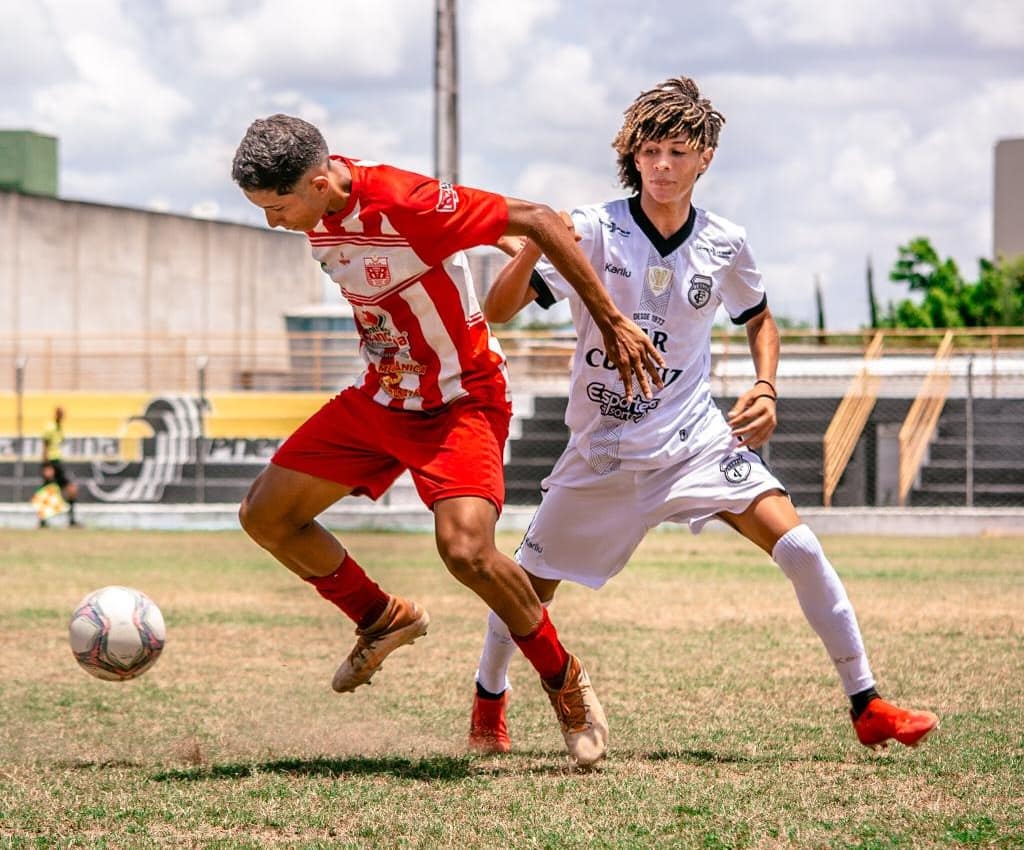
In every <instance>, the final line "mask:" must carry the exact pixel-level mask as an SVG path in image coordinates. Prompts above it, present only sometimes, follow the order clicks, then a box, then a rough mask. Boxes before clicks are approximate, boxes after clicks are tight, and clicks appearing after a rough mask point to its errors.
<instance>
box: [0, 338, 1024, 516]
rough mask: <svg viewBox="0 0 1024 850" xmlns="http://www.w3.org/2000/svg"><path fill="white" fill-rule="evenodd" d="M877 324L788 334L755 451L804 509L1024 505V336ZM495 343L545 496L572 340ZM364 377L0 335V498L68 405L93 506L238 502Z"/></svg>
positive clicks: (33, 470)
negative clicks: (325, 405) (303, 426)
mask: <svg viewBox="0 0 1024 850" xmlns="http://www.w3.org/2000/svg"><path fill="white" fill-rule="evenodd" d="M874 335H875V332H874V331H863V332H857V333H852V334H826V335H822V334H813V333H801V334H794V333H788V334H785V335H784V337H783V345H782V359H781V363H780V368H779V374H778V381H777V389H778V392H779V396H780V398H779V403H778V418H779V426H778V429H777V431H776V433H775V434H774V436H773V438H772V439H771V441H770V442H769V443H768V444H767V445H765V446H764V447H763V448H762V449H761V450H760V451H761V453H762V456H763V457H764V459H765V461H766V462H767V463H769V465H770V466H771V467H772V468H773V470H774V471H775V472H776V474H777V475H778V477H779V478H780V480H781V481H782V482H783V483H784V484H785V485H786V487H787V488H788V489H789V492H790V493H791V495H792V497H793V499H794V501H795V502H796V504H797V505H798V506H800V507H811V506H820V505H823V504H831V505H835V506H844V507H845V506H889V505H899V504H903V505H910V506H969V507H970V506H976V507H1001V506H1003V507H1021V506H1024V459H1022V458H1021V456H1020V453H1019V451H1018V447H1019V446H1020V445H1021V443H1022V442H1024V330H1022V329H984V330H979V331H962V332H961V331H958V332H957V333H956V334H951V335H950V336H949V351H948V352H947V356H945V357H939V356H938V352H939V351H940V349H941V347H942V345H943V340H944V339H945V337H944V336H943V335H942V332H936V331H928V332H916V333H906V332H904V333H892V332H890V333H887V334H885V337H884V340H883V341H882V343H883V344H880V345H879V349H880V353H879V355H878V356H877V357H871V358H866V357H865V352H866V351H869V350H870V346H871V343H872V340H873V338H874ZM498 336H499V337H500V339H501V341H502V344H503V346H504V348H505V350H506V353H507V355H508V359H509V372H510V376H511V385H512V389H513V408H514V419H513V424H512V430H511V435H510V440H509V443H508V446H507V450H506V451H507V457H506V461H507V462H506V489H507V503H508V504H510V505H534V504H537V503H538V502H539V500H540V481H541V479H542V478H543V477H544V476H545V475H546V474H547V473H548V471H550V469H551V466H552V465H553V463H554V461H555V459H556V458H557V457H558V455H559V454H560V453H561V451H562V449H563V447H564V446H565V443H566V440H567V437H568V434H567V431H566V428H565V425H564V422H563V417H564V414H565V406H566V401H567V392H568V375H569V368H570V365H571V359H572V353H573V344H574V341H575V339H574V336H573V334H572V333H571V331H543V332H526V331H511V330H502V329H500V328H499V329H498ZM361 370H362V361H361V360H360V358H359V356H358V341H357V338H356V336H355V335H354V334H351V333H330V334H313V333H308V334H289V335H283V334H282V335H278V336H265V337H225V338H219V339H218V338H209V337H207V338H202V339H199V338H196V339H191V338H175V337H168V338H162V339H149V340H142V339H137V338H134V339H133V338H123V339H112V338H107V339H105V340H99V339H96V340H91V341H87V340H78V341H77V342H76V343H74V345H72V344H71V342H70V341H67V340H64V341H58V340H56V339H52V338H39V339H35V340H28V339H19V340H2V339H0V501H8V502H10V501H14V502H20V501H24V500H25V499H27V498H28V496H29V495H30V494H31V492H32V491H33V490H34V488H35V487H36V486H38V481H39V476H38V467H39V457H40V452H41V440H40V434H41V432H42V428H43V427H44V425H45V422H46V421H47V420H48V419H49V417H50V416H51V415H52V412H53V407H54V406H56V405H58V404H60V405H62V406H64V407H66V408H67V410H68V420H67V424H66V431H67V434H68V437H69V439H68V441H67V444H66V447H65V448H66V459H67V463H68V466H69V468H70V469H71V471H72V473H73V474H74V475H75V476H76V477H77V478H78V479H79V481H80V483H81V484H82V485H83V486H82V487H81V488H80V490H81V492H82V494H83V495H82V498H83V500H84V501H90V500H91V501H107V502H131V501H142V502H161V501H166V502H179V503H180V502H236V501H238V500H239V499H240V498H241V496H242V494H244V492H245V490H246V488H247V487H248V484H249V482H250V481H251V480H252V478H254V477H255V475H256V474H257V473H258V472H259V470H260V469H261V468H262V466H263V465H264V464H265V463H266V462H267V460H268V459H269V457H270V456H271V455H272V453H273V451H274V449H275V448H276V447H277V445H278V444H279V443H280V441H281V439H283V438H284V437H285V436H287V434H288V433H290V432H291V430H293V429H294V427H296V426H297V425H298V424H299V423H300V422H301V421H302V420H303V419H304V418H305V417H306V416H308V415H309V414H310V413H312V412H313V411H314V410H315V409H316V408H317V407H318V406H319V405H320V404H321V403H322V402H323V401H324V400H325V398H326V397H328V396H329V395H330V394H332V393H333V392H335V391H336V390H337V389H339V388H340V387H342V386H344V385H346V384H348V383H350V382H351V381H352V380H353V379H354V378H355V377H356V376H357V375H358V374H359V373H360V372H361ZM753 378H754V374H753V365H752V362H751V359H750V355H749V351H748V349H747V346H746V338H745V337H744V336H743V335H742V333H741V334H735V333H734V334H726V333H716V336H715V338H714V340H713V344H712V374H711V381H712V392H713V394H714V396H715V398H716V401H717V402H718V404H719V406H720V407H721V408H722V409H723V410H727V409H728V408H729V407H730V406H731V404H732V403H733V401H734V400H735V398H736V396H737V395H739V394H740V393H742V392H743V391H745V390H746V389H747V387H749V386H750V383H751V382H752V381H753ZM847 408H856V410H857V411H859V412H858V414H857V415H855V416H852V417H851V416H848V415H846V413H844V411H846V410H847ZM839 420H844V422H845V424H844V423H840V424H844V427H845V431H844V438H845V441H846V445H847V449H848V450H847V449H844V450H843V451H841V452H840V453H839V462H837V461H836V457H837V455H836V453H835V452H834V451H831V450H829V449H827V447H826V435H828V434H831V433H833V432H834V431H836V423H837V421H839ZM830 429H831V430H830ZM840 430H842V429H840ZM830 451H831V453H830ZM914 451H919V452H920V457H918V458H916V460H915V462H914V464H913V465H909V464H908V462H907V459H908V457H909V456H910V455H911V454H912V453H913V452H914ZM831 479H834V480H831ZM401 488H405V491H406V497H407V498H408V499H409V500H412V499H414V494H413V493H412V491H411V485H409V483H408V482H407V481H402V480H400V482H399V484H398V485H397V486H396V488H395V493H393V494H389V498H394V499H396V500H398V501H401V500H402V498H403V497H402V496H401V495H400V494H399V490H401Z"/></svg>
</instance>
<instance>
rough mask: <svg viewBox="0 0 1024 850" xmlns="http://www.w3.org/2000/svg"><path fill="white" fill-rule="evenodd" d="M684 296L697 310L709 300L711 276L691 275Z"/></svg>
mask: <svg viewBox="0 0 1024 850" xmlns="http://www.w3.org/2000/svg"><path fill="white" fill-rule="evenodd" d="M686 298H687V300H688V301H689V302H690V303H691V304H692V305H693V306H694V308H695V309H697V310H699V309H700V308H701V307H703V306H704V305H705V304H707V303H708V301H710V300H711V278H710V277H708V276H707V275H706V274H695V275H694V276H693V277H691V278H690V288H689V290H688V291H687V293H686Z"/></svg>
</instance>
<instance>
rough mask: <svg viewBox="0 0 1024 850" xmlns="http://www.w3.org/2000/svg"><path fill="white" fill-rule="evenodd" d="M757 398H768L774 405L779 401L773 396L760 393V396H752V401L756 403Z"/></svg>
mask: <svg viewBox="0 0 1024 850" xmlns="http://www.w3.org/2000/svg"><path fill="white" fill-rule="evenodd" d="M759 398H770V399H771V400H772V401H774V402H775V403H776V404H778V401H779V400H778V398H776V397H775V396H773V395H768V393H761V395H756V396H754V401H757V400H758V399H759Z"/></svg>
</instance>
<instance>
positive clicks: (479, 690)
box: [476, 682, 505, 699]
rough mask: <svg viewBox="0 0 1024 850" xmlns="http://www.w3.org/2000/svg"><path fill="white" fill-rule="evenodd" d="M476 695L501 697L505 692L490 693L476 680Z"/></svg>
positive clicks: (489, 697)
mask: <svg viewBox="0 0 1024 850" xmlns="http://www.w3.org/2000/svg"><path fill="white" fill-rule="evenodd" d="M476 695H477V696H478V697H480V699H501V698H502V697H503V696H504V695H505V692H504V691H502V692H501V693H500V694H492V693H491V692H490V691H489V690H487V689H486V688H485V687H484V686H483V685H481V684H480V683H479V682H477V683H476Z"/></svg>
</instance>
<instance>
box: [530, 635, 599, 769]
mask: <svg viewBox="0 0 1024 850" xmlns="http://www.w3.org/2000/svg"><path fill="white" fill-rule="evenodd" d="M541 684H542V685H544V690H545V692H546V693H547V695H548V699H549V700H551V706H552V708H554V709H555V715H556V716H557V717H558V723H559V724H560V725H561V727H562V737H563V738H565V746H566V747H567V748H568V750H569V755H570V756H572V758H573V759H574V760H575V762H576V764H578V765H579V766H580V767H590V766H591V765H594V764H596V763H597V762H598V761H600V760H601V759H602V758H604V754H605V751H606V750H607V749H608V721H607V719H605V716H604V709H603V708H602V707H601V703H600V702H599V701H598V699H597V694H595V693H594V687H593V685H591V684H590V676H589V675H588V674H587V671H586V669H585V668H584V667H583V664H582V662H581V661H580V660H579V659H578V658H577V657H576V656H575V655H570V656H569V669H568V670H567V671H566V674H565V682H564V684H563V685H562V687H561V688H559V689H558V690H553V689H551V688H549V687H548V686H547V684H546V683H545V682H544V681H543V680H541Z"/></svg>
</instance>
